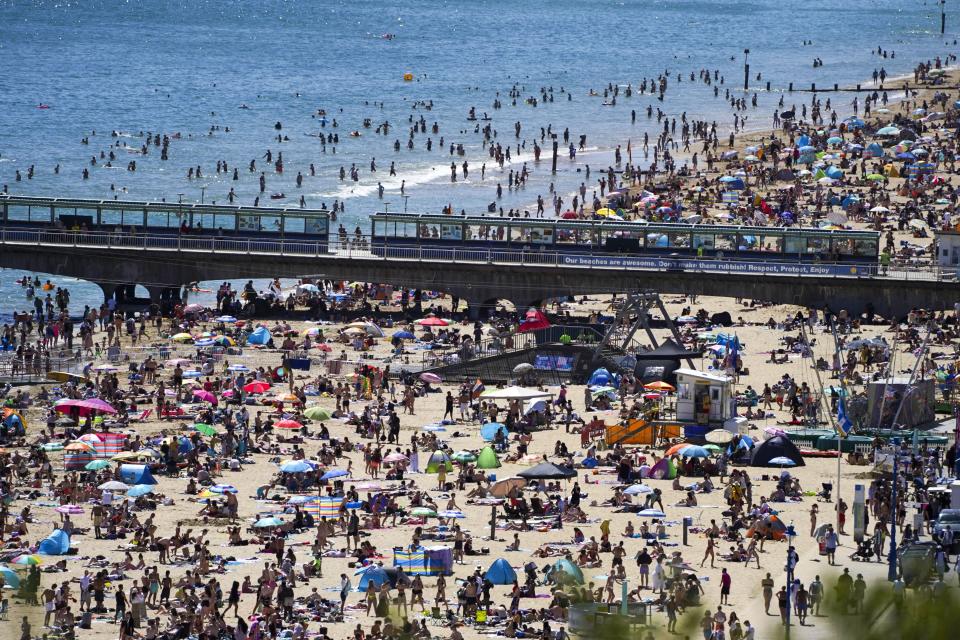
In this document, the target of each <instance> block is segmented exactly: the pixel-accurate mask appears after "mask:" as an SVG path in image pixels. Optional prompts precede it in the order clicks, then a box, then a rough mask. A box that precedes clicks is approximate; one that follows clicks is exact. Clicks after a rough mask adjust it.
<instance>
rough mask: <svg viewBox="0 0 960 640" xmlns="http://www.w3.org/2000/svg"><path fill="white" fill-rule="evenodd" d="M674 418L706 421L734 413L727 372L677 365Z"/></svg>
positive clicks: (728, 417) (712, 420)
mask: <svg viewBox="0 0 960 640" xmlns="http://www.w3.org/2000/svg"><path fill="white" fill-rule="evenodd" d="M674 374H675V375H676V377H677V420H679V421H681V422H685V423H691V422H693V423H696V424H699V425H708V424H711V423H723V422H725V421H726V420H729V419H730V418H732V417H733V415H734V411H733V390H732V386H731V381H730V379H729V378H727V377H726V376H722V375H717V374H715V373H706V372H705V371H697V370H696V369H677V370H675V371H674Z"/></svg>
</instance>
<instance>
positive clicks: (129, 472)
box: [120, 464, 159, 484]
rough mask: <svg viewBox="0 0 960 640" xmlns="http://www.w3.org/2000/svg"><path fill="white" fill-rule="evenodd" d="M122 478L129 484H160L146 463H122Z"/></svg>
mask: <svg viewBox="0 0 960 640" xmlns="http://www.w3.org/2000/svg"><path fill="white" fill-rule="evenodd" d="M120 479H121V480H123V481H124V482H126V483H127V484H159V483H158V482H157V479H156V478H154V477H153V474H152V473H150V467H148V466H147V465H145V464H122V465H120Z"/></svg>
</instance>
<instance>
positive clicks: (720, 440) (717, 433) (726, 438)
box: [704, 429, 733, 444]
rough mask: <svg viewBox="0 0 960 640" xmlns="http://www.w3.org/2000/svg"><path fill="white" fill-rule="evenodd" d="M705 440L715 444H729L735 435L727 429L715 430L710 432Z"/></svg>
mask: <svg viewBox="0 0 960 640" xmlns="http://www.w3.org/2000/svg"><path fill="white" fill-rule="evenodd" d="M704 439H705V440H706V441H707V442H712V443H714V444H727V443H728V442H730V441H731V440H733V434H732V433H730V432H729V431H727V430H726V429H714V430H713V431H710V432H708V433H707V435H706V436H704Z"/></svg>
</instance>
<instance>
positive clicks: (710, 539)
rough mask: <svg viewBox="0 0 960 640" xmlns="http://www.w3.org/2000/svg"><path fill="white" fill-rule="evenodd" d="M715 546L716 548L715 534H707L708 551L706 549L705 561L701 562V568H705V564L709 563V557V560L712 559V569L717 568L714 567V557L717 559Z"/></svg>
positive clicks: (704, 553)
mask: <svg viewBox="0 0 960 640" xmlns="http://www.w3.org/2000/svg"><path fill="white" fill-rule="evenodd" d="M715 546H716V543H715V542H714V541H713V533H712V532H709V533H707V549H706V551H704V552H703V560H701V561H700V566H701V567H702V566H703V563H705V562H706V561H707V557H708V556H709V558H710V568H711V569H714V568H715V567H714V566H713V562H714V557H715V556H714V547H715Z"/></svg>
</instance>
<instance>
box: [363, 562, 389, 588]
mask: <svg viewBox="0 0 960 640" xmlns="http://www.w3.org/2000/svg"><path fill="white" fill-rule="evenodd" d="M389 580H390V577H389V576H388V575H387V571H386V569H384V568H383V567H381V566H380V565H376V564H372V565H369V566H367V567H366V568H364V569H362V570H361V573H360V582H358V583H357V591H363V592H366V590H367V585H369V584H370V583H371V582H372V583H373V586H375V587H377V588H378V589H379V588H380V585H382V584H383V583H384V582H388V581H389Z"/></svg>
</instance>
